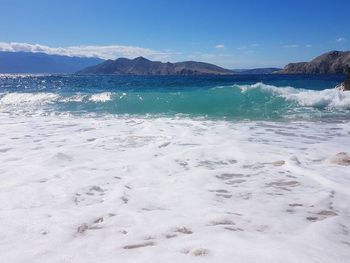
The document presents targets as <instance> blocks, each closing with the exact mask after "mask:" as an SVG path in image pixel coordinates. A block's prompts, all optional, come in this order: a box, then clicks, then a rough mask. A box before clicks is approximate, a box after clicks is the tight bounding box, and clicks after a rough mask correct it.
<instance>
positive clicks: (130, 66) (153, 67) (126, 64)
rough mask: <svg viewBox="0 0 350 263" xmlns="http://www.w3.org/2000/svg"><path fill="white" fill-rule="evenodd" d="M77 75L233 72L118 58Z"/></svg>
mask: <svg viewBox="0 0 350 263" xmlns="http://www.w3.org/2000/svg"><path fill="white" fill-rule="evenodd" d="M78 73H79V74H114V75H146V76H148V75H232V74H235V72H233V71H231V70H228V69H224V68H221V67H219V66H216V65H213V64H208V63H203V62H196V61H185V62H177V63H170V62H167V63H163V62H160V61H151V60H148V59H146V58H144V57H137V58H135V59H127V58H118V59H116V60H107V61H105V62H103V63H101V64H98V65H96V66H92V67H88V68H86V69H84V70H81V71H79V72H78Z"/></svg>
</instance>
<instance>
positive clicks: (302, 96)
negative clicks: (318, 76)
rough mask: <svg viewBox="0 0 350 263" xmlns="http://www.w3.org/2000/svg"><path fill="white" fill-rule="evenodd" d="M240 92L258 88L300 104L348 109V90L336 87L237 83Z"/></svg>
mask: <svg viewBox="0 0 350 263" xmlns="http://www.w3.org/2000/svg"><path fill="white" fill-rule="evenodd" d="M238 87H239V88H240V89H241V90H242V92H247V91H249V90H251V89H260V90H263V91H267V92H270V93H272V94H275V95H278V96H281V97H283V98H285V99H287V100H292V101H295V102H297V103H298V104H299V105H301V106H306V107H321V108H335V109H346V110H348V109H350V92H348V91H341V90H339V89H337V88H333V89H325V90H321V91H320V90H306V89H295V88H293V87H276V86H273V85H266V84H263V83H256V84H253V85H239V86H238Z"/></svg>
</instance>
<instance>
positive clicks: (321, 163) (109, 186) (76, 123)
mask: <svg viewBox="0 0 350 263" xmlns="http://www.w3.org/2000/svg"><path fill="white" fill-rule="evenodd" d="M343 80H344V76H298V75H295V76H286V75H251V76H246V75H240V76H220V77H213V76H210V77H131V76H128V77H118V76H77V75H1V76H0V202H1V206H0V222H1V224H0V255H1V256H0V258H1V260H2V261H5V262H43V263H44V262H45V263H48V262H55V263H56V262H62V263H63V262H84V263H85V262H88V263H89V262H91V263H96V262H126V263H128V262H144V263H148V262H150V263H151V262H152V263H153V262H167V263H168V262H169V263H172V262H174V263H178V262H222V263H226V262H227V263H231V262H246V263H256V262H259V263H281V262H283V263H297V262H301V263H309V262H317V263H347V262H349V259H350V206H349V204H350V191H349V189H350V166H349V165H350V92H341V91H339V90H337V89H336V88H335V87H336V85H338V84H339V83H340V82H342V81H343ZM1 260H0V261H1Z"/></svg>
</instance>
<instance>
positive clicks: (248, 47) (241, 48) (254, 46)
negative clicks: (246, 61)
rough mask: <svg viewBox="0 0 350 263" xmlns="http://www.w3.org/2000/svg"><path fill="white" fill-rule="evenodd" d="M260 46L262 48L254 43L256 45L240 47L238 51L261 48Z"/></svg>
mask: <svg viewBox="0 0 350 263" xmlns="http://www.w3.org/2000/svg"><path fill="white" fill-rule="evenodd" d="M259 46H260V45H259V44H257V43H254V44H250V45H244V46H240V47H238V48H237V49H238V50H245V49H250V48H256V47H259Z"/></svg>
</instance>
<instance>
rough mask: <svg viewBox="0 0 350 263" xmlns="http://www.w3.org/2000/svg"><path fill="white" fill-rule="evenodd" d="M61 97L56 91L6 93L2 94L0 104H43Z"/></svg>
mask: <svg viewBox="0 0 350 263" xmlns="http://www.w3.org/2000/svg"><path fill="white" fill-rule="evenodd" d="M59 98H60V96H59V95H58V94H55V93H45V92H38V93H19V92H13V93H5V94H1V95H0V104H5V105H22V104H30V105H42V104H48V103H53V102H54V101H57V100H58V99H59Z"/></svg>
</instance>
